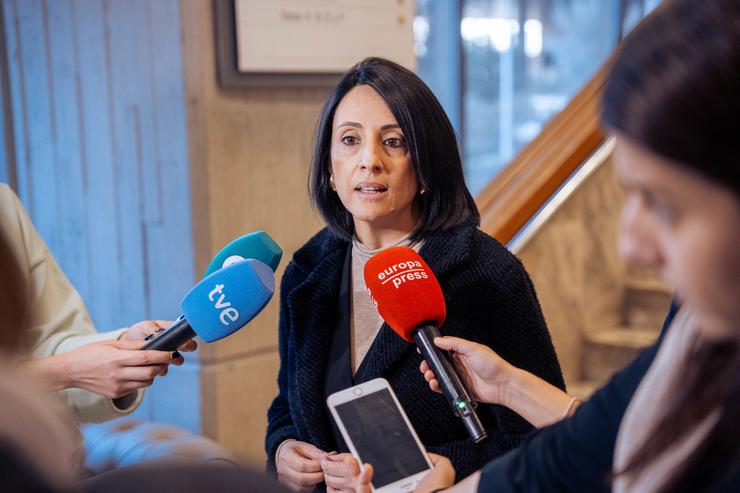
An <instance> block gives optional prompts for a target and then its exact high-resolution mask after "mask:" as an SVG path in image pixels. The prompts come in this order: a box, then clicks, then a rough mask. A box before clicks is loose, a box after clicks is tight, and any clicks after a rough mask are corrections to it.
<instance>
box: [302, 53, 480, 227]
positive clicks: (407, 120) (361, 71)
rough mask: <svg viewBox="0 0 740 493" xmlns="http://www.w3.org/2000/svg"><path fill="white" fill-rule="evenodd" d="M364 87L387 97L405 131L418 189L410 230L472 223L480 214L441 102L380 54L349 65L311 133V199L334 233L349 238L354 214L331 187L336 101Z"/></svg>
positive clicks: (386, 99)
mask: <svg viewBox="0 0 740 493" xmlns="http://www.w3.org/2000/svg"><path fill="white" fill-rule="evenodd" d="M360 85H367V86H369V87H371V88H373V90H375V92H376V93H377V94H378V95H379V96H380V97H381V98H382V99H383V101H385V104H387V105H388V108H390V110H391V113H393V116H394V117H395V118H396V120H397V122H398V124H399V125H400V127H401V130H402V131H403V134H404V137H405V138H406V142H407V145H408V149H409V154H410V156H411V163H412V166H413V168H414V173H415V174H416V180H417V183H418V185H419V188H421V187H424V188H426V189H427V192H426V193H424V194H423V195H417V200H418V205H419V210H420V211H421V219H420V222H419V224H418V226H417V228H416V230H415V231H414V232H413V234H412V238H413V239H419V238H422V237H424V236H426V235H427V234H428V233H430V232H432V231H434V230H438V229H449V228H452V227H454V226H457V225H458V224H461V223H464V222H468V221H474V222H475V224H478V222H479V220H480V215H479V214H478V208H477V207H476V205H475V201H474V200H473V197H472V196H471V195H470V192H469V191H468V189H467V187H466V186H465V178H464V176H463V169H462V163H461V160H460V153H459V151H458V146H457V140H456V137H455V131H454V129H453V128H452V124H451V123H450V120H449V119H448V118H447V115H446V114H445V112H444V110H443V109H442V105H440V103H439V101H438V100H437V98H436V97H435V96H434V94H433V93H432V91H431V90H430V89H429V87H427V85H426V84H424V82H422V80H421V79H420V78H419V77H418V76H417V75H415V74H414V73H413V72H411V71H410V70H407V69H405V68H404V67H402V66H400V65H398V64H397V63H394V62H391V61H389V60H385V59H382V58H366V59H364V60H362V61H361V62H359V63H358V64H356V65H355V66H354V67H352V68H351V69H349V70H348V71H347V72H346V73H345V74H344V75H343V76H342V78H341V79H340V80H339V82H338V83H337V85H336V87H335V88H334V90H333V91H332V93H331V95H330V96H329V99H328V100H327V101H326V103H325V104H324V108H323V110H322V111H321V115H320V117H319V120H318V123H317V125H316V133H315V136H314V144H313V155H312V158H311V168H310V170H309V194H310V196H311V200H312V202H313V204H314V206H315V207H316V209H318V211H319V213H320V214H321V216H322V217H323V218H324V221H326V224H327V226H328V227H329V230H330V231H331V232H332V233H334V235H335V236H338V237H339V238H343V239H350V238H351V237H352V234H353V232H354V223H353V222H352V215H351V214H350V213H349V211H347V209H345V208H344V206H343V205H342V202H341V201H340V199H339V196H338V195H337V194H336V192H334V191H333V190H332V189H331V187H330V186H329V176H330V174H331V141H332V132H333V129H332V124H333V121H334V113H335V112H336V109H337V105H338V104H339V102H340V101H341V100H342V98H344V96H345V95H346V94H347V93H348V92H349V91H350V90H352V89H353V88H354V87H357V86H360Z"/></svg>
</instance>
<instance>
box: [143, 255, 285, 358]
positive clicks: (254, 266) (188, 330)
mask: <svg viewBox="0 0 740 493" xmlns="http://www.w3.org/2000/svg"><path fill="white" fill-rule="evenodd" d="M274 291H275V276H274V275H273V273H272V269H271V268H270V267H269V266H268V265H265V264H264V263H262V262H260V261H259V260H253V259H248V260H243V261H240V262H237V263H235V264H232V265H230V266H228V267H224V268H222V269H220V270H217V271H215V272H214V273H213V274H210V275H208V276H206V277H205V278H204V279H203V280H202V281H200V282H199V283H198V284H196V285H195V287H193V288H192V289H191V290H190V291H189V292H188V293H187V294H186V295H185V297H184V298H183V300H182V303H181V304H180V308H181V310H182V314H183V316H182V317H180V318H179V319H178V320H177V322H175V324H174V325H173V326H172V327H170V328H169V329H167V330H166V331H165V332H163V333H162V334H161V335H160V336H158V337H157V338H156V339H153V340H151V341H149V342H148V343H147V344H146V345H145V346H144V347H143V348H142V349H157V350H160V351H174V350H175V349H177V348H178V347H180V346H181V345H183V344H184V343H185V342H187V341H189V340H190V339H192V338H194V337H195V336H196V335H197V336H199V337H200V338H201V339H203V340H204V341H205V342H213V341H217V340H219V339H223V338H224V337H226V336H229V335H231V334H233V333H234V332H236V331H237V330H239V329H241V328H242V327H244V326H245V325H246V324H247V323H248V322H249V321H250V320H252V319H253V318H254V317H255V316H257V314H258V313H259V312H261V311H262V309H263V308H264V307H265V305H267V303H268V302H269V301H270V298H272V294H273V293H274Z"/></svg>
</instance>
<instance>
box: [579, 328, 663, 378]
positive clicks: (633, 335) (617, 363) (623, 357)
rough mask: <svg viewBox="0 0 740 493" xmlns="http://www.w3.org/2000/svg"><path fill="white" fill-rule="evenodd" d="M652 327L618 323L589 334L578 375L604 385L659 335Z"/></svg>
mask: <svg viewBox="0 0 740 493" xmlns="http://www.w3.org/2000/svg"><path fill="white" fill-rule="evenodd" d="M658 333H659V331H658V330H657V329H653V328H644V327H643V328H638V327H617V328H612V329H606V330H600V331H596V332H594V333H591V334H588V335H587V336H586V337H585V339H584V341H583V342H584V346H583V360H582V365H583V367H582V372H581V375H582V377H583V379H584V380H587V381H592V382H594V383H596V384H597V385H603V384H604V383H606V382H607V381H608V380H609V378H611V376H612V375H613V374H614V373H615V372H616V371H617V370H620V369H622V368H624V367H625V366H627V365H628V364H629V363H630V362H631V361H632V360H633V359H634V358H635V356H637V354H638V353H639V352H640V350H642V349H643V348H645V347H647V346H650V345H651V344H653V343H654V342H655V340H656V339H657V338H658Z"/></svg>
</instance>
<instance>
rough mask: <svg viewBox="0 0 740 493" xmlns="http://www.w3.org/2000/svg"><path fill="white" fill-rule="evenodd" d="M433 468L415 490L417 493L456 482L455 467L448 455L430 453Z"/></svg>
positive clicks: (430, 490) (426, 492)
mask: <svg viewBox="0 0 740 493" xmlns="http://www.w3.org/2000/svg"><path fill="white" fill-rule="evenodd" d="M429 458H430V459H431V461H432V470H431V471H429V472H428V473H427V475H426V476H424V478H423V479H422V480H421V482H420V483H419V485H418V486H417V487H416V489H415V490H414V491H415V492H416V493H429V492H432V491H435V490H438V489H440V488H449V487H451V486H452V485H453V484H455V468H454V467H452V462H450V459H448V458H447V457H443V456H441V455H437V454H431V453H430V454H429Z"/></svg>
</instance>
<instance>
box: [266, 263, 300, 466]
mask: <svg viewBox="0 0 740 493" xmlns="http://www.w3.org/2000/svg"><path fill="white" fill-rule="evenodd" d="M295 271H296V268H295V266H294V265H288V267H287V268H286V269H285V273H284V274H283V280H282V282H281V285H280V321H279V327H278V351H279V355H280V371H279V372H278V381H277V383H278V395H277V397H275V399H274V400H273V401H272V404H271V405H270V408H269V409H268V411H267V434H266V436H265V451H266V452H267V471H268V472H269V473H272V474H275V473H276V471H275V452H277V449H278V447H279V446H280V444H281V443H282V442H284V441H285V440H287V439H289V438H296V437H297V436H298V433H297V431H296V429H295V426H294V425H293V418H292V416H291V413H290V403H289V402H288V392H289V391H288V374H289V372H288V364H289V358H288V345H289V334H290V328H289V325H290V320H288V314H287V309H288V308H287V306H288V305H287V297H288V292H289V291H290V288H291V286H292V284H293V283H292V282H291V280H292V279H294V278H295Z"/></svg>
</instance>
